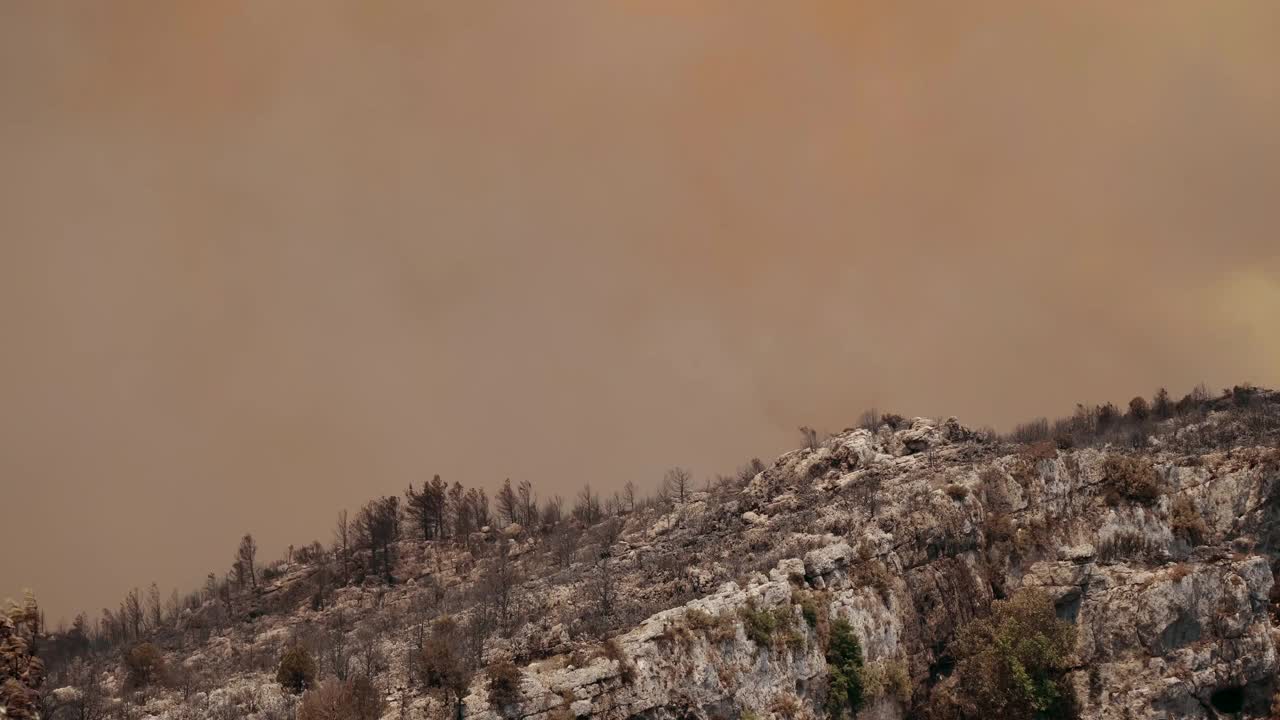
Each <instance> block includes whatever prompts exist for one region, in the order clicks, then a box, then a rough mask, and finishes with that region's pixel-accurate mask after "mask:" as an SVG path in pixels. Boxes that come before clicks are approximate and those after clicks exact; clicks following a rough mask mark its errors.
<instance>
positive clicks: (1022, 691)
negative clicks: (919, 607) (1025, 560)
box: [953, 590, 1076, 720]
mask: <svg viewBox="0 0 1280 720" xmlns="http://www.w3.org/2000/svg"><path fill="white" fill-rule="evenodd" d="M1075 642H1076V633H1075V628H1074V627H1072V625H1071V624H1070V623H1067V622H1065V621H1062V620H1059V619H1058V617H1057V615H1056V613H1055V612H1054V607H1053V601H1052V600H1050V598H1049V596H1048V595H1046V594H1045V593H1044V592H1042V591H1039V590H1022V591H1020V592H1018V593H1017V594H1015V595H1014V596H1013V597H1011V598H1010V599H1008V600H997V601H995V603H994V604H993V612H992V614H991V615H990V616H989V617H985V618H981V619H978V620H974V621H972V622H970V623H969V624H967V625H965V626H964V627H963V628H961V630H960V633H959V635H958V636H957V638H956V642H955V644H954V646H953V654H954V656H955V658H956V675H957V678H958V687H959V691H960V693H961V694H962V695H963V696H965V698H966V699H967V700H968V701H969V702H970V703H971V704H972V706H974V707H978V708H982V709H983V712H984V715H985V716H988V717H999V718H1009V719H1010V720H1040V719H1041V718H1066V717H1070V716H1071V713H1072V710H1073V708H1074V706H1075V702H1074V701H1075V698H1074V697H1073V696H1072V694H1071V687H1070V686H1069V685H1068V684H1067V683H1066V681H1065V677H1064V676H1065V674H1066V671H1067V668H1068V667H1069V664H1070V663H1069V660H1068V658H1069V656H1070V654H1071V652H1072V650H1073V649H1074V648H1075Z"/></svg>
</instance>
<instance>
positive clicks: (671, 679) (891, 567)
mask: <svg viewBox="0 0 1280 720" xmlns="http://www.w3.org/2000/svg"><path fill="white" fill-rule="evenodd" d="M1278 438H1280V395H1277V394H1275V393H1270V392H1263V391H1249V392H1248V394H1247V397H1244V396H1239V395H1238V396H1233V395H1232V394H1230V393H1228V394H1227V395H1224V396H1223V397H1222V398H1218V399H1214V400H1210V401H1207V402H1206V403H1205V406H1204V407H1203V408H1202V409H1200V410H1199V411H1197V412H1194V413H1189V414H1184V415H1179V416H1175V417H1171V418H1169V419H1167V420H1153V421H1151V422H1149V423H1146V424H1144V425H1143V430H1142V431H1141V433H1140V434H1139V435H1138V436H1134V437H1130V436H1125V437H1124V438H1123V439H1120V438H1119V437H1112V438H1110V439H1109V440H1104V441H1099V442H1096V443H1081V442H1078V441H1077V440H1072V439H1070V438H1066V437H1059V438H1058V439H1057V440H1056V441H1044V442H1033V443H1018V442H1012V441H1005V440H1001V439H998V438H995V437H993V436H991V435H990V434H980V433H975V432H973V431H971V430H969V429H967V428H966V427H964V426H962V425H961V424H960V423H959V422H957V421H956V420H955V419H947V420H931V419H927V418H915V419H913V420H899V419H897V418H889V419H888V420H887V421H886V422H885V423H883V424H880V425H878V426H876V427H873V428H871V429H867V428H859V429H851V430H847V431H845V432H841V433H839V434H836V435H833V436H831V437H829V438H826V439H825V440H822V441H818V440H817V439H814V442H812V443H811V446H810V447H806V448H803V449H799V450H795V451H792V452H789V453H787V454H785V455H782V456H781V457H779V458H777V459H776V460H774V461H773V462H772V463H769V464H764V465H763V466H761V467H757V468H753V469H752V471H751V472H745V473H742V474H741V476H740V477H739V478H736V479H728V478H726V479H725V480H724V481H722V482H720V483H718V484H716V485H715V486H714V487H713V488H711V489H708V490H703V491H699V492H693V493H691V494H689V495H687V496H686V497H684V498H683V500H682V501H681V499H680V498H675V499H674V500H673V501H672V502H670V503H667V504H654V505H652V506H650V507H647V508H644V509H640V510H636V511H635V512H631V513H625V514H623V515H622V516H621V517H619V518H616V519H608V520H605V521H603V522H601V523H599V524H597V525H595V526H592V527H578V528H576V530H580V531H581V533H580V534H567V533H543V532H534V531H529V530H526V529H525V528H521V527H518V526H513V527H508V528H506V529H504V530H501V531H498V530H494V529H488V528H486V529H485V530H484V531H482V532H480V533H477V534H476V535H474V536H472V537H470V538H468V539H467V541H466V542H465V543H454V542H438V541H421V540H400V541H398V543H396V545H395V547H394V548H393V550H394V553H393V555H394V563H393V570H392V573H391V575H392V582H390V583H387V582H386V581H385V580H384V579H382V578H380V577H374V575H375V573H369V574H367V576H366V577H365V578H364V579H363V581H362V582H357V580H356V579H354V578H353V577H348V578H347V579H348V580H349V582H347V584H345V585H344V584H343V583H342V582H341V581H340V580H339V581H335V580H334V579H333V578H334V577H335V576H337V572H336V571H335V569H334V560H333V557H332V555H328V557H326V555H327V553H326V552H323V551H322V552H320V553H319V554H318V555H316V556H309V557H307V558H306V559H305V560H306V561H305V562H301V561H298V560H296V559H295V560H294V561H292V562H287V563H280V564H277V566H275V567H273V568H272V569H271V571H270V572H269V573H268V576H269V577H270V579H269V580H268V581H266V582H264V583H263V585H262V587H261V588H259V590H258V591H257V592H256V593H255V594H254V595H253V596H252V597H250V598H247V599H245V600H244V601H242V602H240V603H238V604H235V605H233V607H232V613H231V617H230V618H229V619H228V620H227V621H225V622H220V621H219V620H217V618H216V617H215V616H216V615H217V609H218V607H219V602H218V600H217V599H216V598H212V597H211V598H209V599H208V600H207V601H206V602H205V603H204V605H202V606H201V607H198V608H194V609H191V608H189V609H187V610H186V611H185V612H184V613H183V616H182V618H181V621H180V622H179V623H178V626H177V628H176V629H175V630H174V631H173V632H170V633H166V634H162V635H159V636H157V637H156V638H155V639H154V640H153V641H152V643H150V644H151V645H153V646H154V647H155V648H156V650H158V653H159V657H158V658H155V659H154V663H155V665H156V666H157V667H163V668H164V671H163V673H161V672H159V671H157V673H156V674H155V676H154V677H150V678H141V679H139V678H138V670H137V663H136V662H133V663H131V662H129V661H128V658H127V657H126V660H125V661H123V662H122V661H121V657H122V656H121V654H120V652H115V651H113V652H111V653H106V652H100V653H89V654H87V655H85V656H84V657H82V658H80V659H78V660H76V661H75V662H74V663H70V664H66V663H64V664H63V665H64V667H63V668H62V669H61V670H60V671H56V672H54V671H53V668H51V674H52V675H53V676H54V677H55V681H54V682H51V683H49V684H47V691H46V695H47V697H46V700H45V703H46V704H45V708H46V710H45V712H46V714H53V715H54V716H55V717H63V716H64V715H63V714H61V713H66V715H65V716H66V717H72V716H73V715H72V714H71V713H72V712H75V713H79V712H81V711H82V710H83V708H85V707H86V706H92V707H93V708H95V709H96V710H95V711H96V712H100V713H103V714H102V715H99V717H108V716H109V717H134V718H138V717H156V718H170V719H177V718H260V719H265V718H287V717H293V716H295V714H296V715H298V716H300V717H301V716H303V715H305V716H306V717H307V718H314V717H342V716H344V715H341V714H329V715H322V714H317V713H318V711H317V710H315V709H314V707H313V708H308V709H306V710H302V711H301V712H300V708H302V706H304V705H307V703H308V702H311V703H313V704H314V703H318V702H319V696H320V688H318V687H317V686H318V685H323V683H324V681H325V679H326V678H327V677H340V678H343V679H346V680H347V681H348V684H350V681H351V679H352V678H358V677H364V678H367V680H368V682H367V683H366V685H367V686H368V687H369V688H371V691H370V692H372V694H373V695H374V696H375V697H372V698H371V699H370V700H369V703H368V705H367V707H368V708H369V709H368V710H358V711H357V710H346V711H341V712H345V713H348V714H347V715H345V716H348V717H360V716H363V714H368V715H370V716H372V717H379V716H380V717H383V718H441V717H455V716H457V715H458V714H461V715H462V716H464V717H468V718H482V719H485V720H488V719H490V718H492V719H493V720H497V719H498V718H528V719H530V720H544V719H545V720H553V719H554V720H561V719H563V718H573V717H597V718H608V719H614V718H616V719H619V720H620V719H622V718H630V717H641V718H673V719H674V718H739V717H743V718H746V717H752V718H773V717H778V718H808V717H819V716H824V715H841V714H847V715H850V716H854V715H856V717H858V718H876V719H883V720H889V719H894V718H908V717H932V718H961V717H988V716H990V715H989V714H988V713H989V712H993V711H991V710H989V709H988V708H992V707H993V706H992V705H991V703H992V702H996V703H1000V702H1005V701H1006V700H1007V701H1008V702H1009V705H1007V706H1005V709H1004V710H1003V711H1002V712H1001V713H1000V715H1001V716H1009V717H1048V716H1059V717H1069V716H1077V717H1081V718H1108V719H1110V718H1116V719H1119V718H1215V717H1248V718H1267V717H1273V715H1272V710H1271V708H1272V702H1273V697H1274V695H1275V690H1276V687H1275V677H1276V672H1277V667H1278V664H1280V659H1278V658H1277V641H1280V635H1277V631H1276V615H1275V613H1276V609H1277V605H1276V601H1277V595H1276V593H1274V592H1273V569H1274V568H1275V567H1276V560H1277V558H1278V557H1280V556H1278V555H1277V553H1278V551H1280V531H1278V528H1280V525H1277V517H1278V514H1280V444H1278V442H1277V439H1278ZM756 470H758V472H756ZM370 560H371V559H370V558H367V557H362V556H359V555H357V556H356V557H355V558H353V560H352V562H354V563H364V564H365V565H368V564H369V563H370ZM349 575H353V576H354V577H355V578H358V575H359V573H349ZM1006 600H1007V602H1004V601H1006ZM997 601H1001V602H997ZM1037 602H1041V603H1046V605H1045V607H1051V612H1050V617H1049V618H1047V619H1044V618H1042V621H1040V622H1027V621H1026V617H1031V616H1016V617H1018V618H1021V620H1020V622H1022V623H1023V624H1022V625H1017V624H1014V625H999V623H1000V622H1003V621H1002V620H1000V619H999V618H1000V617H1003V616H1000V615H999V612H1004V611H1005V610H1007V611H1008V612H1009V613H1017V612H1019V610H1018V608H1033V607H1035V606H1036V603H1037ZM1001 609H1004V610H1001ZM993 610H996V611H997V615H996V616H994V617H996V620H991V618H992V617H993ZM1010 617H1015V616H1014V615H1010ZM1055 617H1056V620H1055V619H1054V618H1055ZM984 623H985V625H984ZM993 624H995V625H999V626H1000V627H1004V628H1006V629H1007V628H1015V630H1014V631H1013V633H1012V638H1013V639H1012V640H1011V641H1010V640H1009V636H1007V635H1005V636H1002V635H999V634H997V635H994V636H992V637H995V638H997V639H994V640H991V641H990V642H989V643H988V646H983V644H982V643H983V642H984V641H983V640H982V639H981V638H983V637H987V636H984V635H982V634H981V633H980V632H978V631H977V630H975V628H981V627H990V626H991V625H993ZM1059 625H1060V626H1061V627H1059ZM1040 633H1044V637H1045V638H1047V639H1046V640H1043V641H1042V640H1040V639H1039V638H1041V634H1040ZM999 638H1004V639H999ZM1053 638H1065V639H1066V641H1065V642H1067V645H1066V646H1064V648H1063V650H1062V652H1060V653H1056V654H1055V653H1053V652H1050V650H1051V648H1050V645H1052V642H1053ZM1024 640H1027V641H1028V643H1029V644H1027V643H1024V642H1023V641H1024ZM854 641H856V643H855V642H854ZM56 643H57V641H56V639H55V641H54V645H56ZM975 643H976V644H977V646H978V652H979V654H975V651H974V647H975ZM1024 644H1027V647H1023V645H1024ZM848 647H853V648H854V649H856V650H857V651H858V652H857V657H856V658H855V657H853V656H852V655H851V654H850V652H846V651H845V650H842V648H846V649H847V648H848ZM291 648H303V649H304V651H305V655H306V656H307V660H308V661H309V662H311V663H313V665H314V667H303V669H302V670H301V671H300V674H299V677H304V678H305V680H304V681H303V682H302V683H301V684H300V685H299V686H296V687H295V688H294V690H296V691H301V690H304V689H306V688H307V687H310V688H312V689H310V690H308V691H307V692H306V693H305V694H304V695H301V699H300V695H299V694H295V692H293V691H290V690H289V689H287V688H286V687H285V686H282V684H281V679H282V678H283V677H284V675H285V674H284V673H281V672H280V667H279V666H280V660H281V657H282V656H284V655H285V654H286V651H288V650H290V649H291ZM842 653H843V654H842ZM982 653H986V654H982ZM992 653H994V654H992ZM1001 653H1004V654H1001ZM1026 653H1033V654H1035V653H1038V655H1037V657H1040V658H1042V659H1043V658H1047V659H1045V660H1044V662H1043V663H1041V664H1034V665H1033V664H1030V663H1029V661H1027V659H1026V658H1027V657H1030V655H1027V654H1026ZM991 658H995V660H993V661H991V662H988V660H990V659H991ZM135 660H136V658H135ZM302 664H303V665H304V666H305V665H306V663H305V662H304V663H302ZM984 673H985V674H984ZM285 685H289V683H288V682H285ZM850 688H856V693H854V692H852V690H850ZM1010 688H1012V690H1010ZM846 690H849V692H848V693H847V695H848V697H847V698H846ZM1011 692H1012V693H1014V694H1015V695H1017V694H1018V693H1021V695H1018V696H1017V697H1012V696H1010V695H1009V693H1011ZM984 693H985V694H984ZM1001 693H1003V695H1002V694H1001ZM855 695H856V697H855ZM308 696H312V697H311V699H310V700H308ZM833 698H835V701H834V702H833ZM1045 698H1049V700H1044V699H1045ZM846 699H847V700H848V701H847V702H846ZM1042 701H1043V702H1042ZM300 703H301V704H300ZM1037 703H1040V704H1039V705H1037ZM316 707H318V705H317V706H316ZM352 707H354V706H352ZM1028 708H1029V709H1028ZM74 717H94V716H93V715H80V714H76V715H74Z"/></svg>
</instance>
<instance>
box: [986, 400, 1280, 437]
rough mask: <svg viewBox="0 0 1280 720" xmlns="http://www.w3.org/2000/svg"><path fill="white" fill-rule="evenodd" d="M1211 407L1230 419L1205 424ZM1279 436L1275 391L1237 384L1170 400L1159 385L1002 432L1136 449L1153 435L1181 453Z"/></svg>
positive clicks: (1278, 405)
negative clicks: (1119, 401) (1148, 393)
mask: <svg viewBox="0 0 1280 720" xmlns="http://www.w3.org/2000/svg"><path fill="white" fill-rule="evenodd" d="M1215 412H1229V413H1231V414H1232V416H1233V417H1234V419H1235V422H1232V423H1205V422H1204V420H1205V418H1206V417H1207V416H1208V415H1209V414H1211V413H1215ZM1277 435H1280V395H1277V394H1275V393H1265V392H1263V391H1260V390H1258V389H1257V388H1255V387H1253V386H1252V385H1248V384H1244V385H1236V386H1234V387H1231V388H1227V389H1225V390H1223V391H1222V392H1221V393H1220V394H1218V395H1214V394H1212V393H1211V392H1210V391H1209V390H1208V388H1206V387H1205V386H1204V385H1200V386H1197V387H1196V388H1195V389H1193V390H1192V391H1191V392H1189V393H1187V394H1186V395H1184V396H1183V397H1182V398H1181V399H1179V400H1177V401H1174V400H1173V399H1172V398H1171V396H1170V395H1169V393H1168V391H1167V390H1165V389H1164V388H1161V389H1160V390H1158V391H1156V393H1155V394H1154V395H1153V396H1152V397H1151V399H1149V400H1148V399H1147V398H1144V397H1141V396H1138V397H1134V398H1133V399H1131V400H1130V401H1129V402H1128V403H1127V404H1126V405H1125V406H1124V407H1118V406H1116V405H1115V404H1113V403H1109V402H1108V403H1104V404H1102V405H1083V404H1082V405H1077V406H1076V409H1075V412H1074V413H1072V414H1071V415H1070V416H1067V417H1063V418H1058V419H1056V420H1053V421H1050V420H1049V419H1047V418H1036V419H1034V420H1031V421H1029V422H1026V423H1022V424H1020V425H1018V426H1016V427H1015V428H1014V429H1013V431H1012V432H1010V433H1009V434H1008V435H1006V436H1004V439H1005V440H1007V441H1010V442H1015V443H1022V444H1025V445H1033V444H1037V443H1051V444H1053V445H1054V446H1056V447H1057V448H1059V449H1063V450H1067V449H1072V448H1087V447H1102V446H1106V445H1110V446H1112V447H1115V448H1129V449H1141V448H1144V447H1146V446H1147V445H1148V443H1150V441H1151V440H1152V439H1153V438H1158V439H1160V440H1163V441H1166V442H1167V443H1169V444H1170V445H1171V446H1172V447H1174V448H1177V449H1179V450H1181V451H1183V452H1188V453H1199V452H1206V451H1209V450H1212V449H1215V448H1220V447H1224V446H1225V447H1230V446H1231V445H1232V444H1257V443H1258V442H1259V441H1263V440H1266V439H1268V438H1275V437H1276V436H1277Z"/></svg>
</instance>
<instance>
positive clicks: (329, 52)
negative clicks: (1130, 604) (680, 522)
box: [0, 0, 1280, 622]
mask: <svg viewBox="0 0 1280 720" xmlns="http://www.w3.org/2000/svg"><path fill="white" fill-rule="evenodd" d="M1278 30H1280V4H1277V3H1274V2H1268V1H1265V0H1259V1H1257V2H1246V1H1242V2H1233V3H1204V2H1199V1H1197V0H1169V1H1168V2H1160V3H1146V2H1134V3H1116V2H1110V1H1106V2H1103V1H1097V2H1072V3H1028V2H1021V1H1016V2H1015V1H1014V0H1007V1H1002V2H972V3H962V4H961V3H942V2H937V3H900V2H883V3H848V2H811V3H743V2H733V1H731V0H724V1H723V2H715V1H708V2H698V3H690V2H675V1H674V0H663V1H661V2H640V1H639V0H626V1H624V0H614V1H601V0H579V1H562V0H546V1H545V2H536V3H534V2H527V3H526V2H517V3H490V2H453V3H440V2H424V1H421V0H413V1H405V2H231V1H229V0H228V1H215V0H210V1H209V2H200V3H172V2H143V1H134V2H119V3H76V2H37V3H6V4H3V5H0V98H2V99H0V157H2V158H3V159H4V161H3V163H0V333H2V334H0V338H2V340H0V342H2V343H3V350H2V351H0V491H3V495H2V497H3V506H4V513H3V519H0V543H3V547H5V548H6V551H5V552H4V553H3V554H2V555H0V581H3V582H2V584H0V591H4V592H13V593H16V592H17V591H18V590H19V589H20V588H21V587H23V586H31V587H34V588H35V589H36V590H37V591H38V592H39V593H40V594H41V597H42V600H43V601H44V603H45V605H46V607H47V608H48V611H49V617H50V621H51V622H56V620H57V619H58V618H68V619H69V618H70V617H71V615H72V614H74V613H75V612H76V611H77V610H79V609H86V610H90V611H91V612H92V613H94V614H95V615H96V613H97V612H98V609H99V608H101V607H103V606H109V607H115V606H116V604H117V603H118V602H119V598H120V597H121V595H122V594H123V593H124V592H125V591H126V590H127V589H128V588H130V587H133V586H135V585H139V586H145V585H146V584H147V583H149V582H150V581H152V580H155V581H158V582H159V583H160V585H161V587H162V589H163V590H164V592H165V593H166V594H167V592H168V589H169V588H171V587H175V586H176V587H179V588H182V589H184V590H186V589H190V588H192V587H194V586H195V585H196V584H198V582H199V581H200V578H202V577H203V576H204V575H205V574H206V573H207V572H209V571H210V570H218V571H219V572H223V571H225V570H226V568H227V567H228V566H229V565H230V562H231V555H232V552H233V550H234V548H235V544H236V542H237V539H238V537H239V536H240V534H242V533H244V532H246V531H252V532H253V533H254V534H255V535H256V536H257V537H258V539H259V543H260V545H261V547H262V549H263V555H265V556H267V559H270V558H272V557H276V556H277V555H278V553H280V552H282V551H283V549H284V548H285V547H286V546H287V545H288V544H290V543H294V544H302V543H305V542H308V541H310V540H312V539H315V538H319V539H321V540H323V541H325V542H327V541H328V540H329V528H330V526H331V524H332V518H333V516H334V514H335V512H336V511H337V510H338V509H340V508H342V507H347V508H354V507H356V506H358V505H359V504H360V503H362V502H363V501H365V500H367V499H369V498H370V497H372V496H375V495H378V494H385V493H397V492H400V491H402V490H403V488H404V487H405V486H406V485H407V484H408V483H409V482H411V481H413V482H420V481H422V480H423V479H424V478H429V477H430V476H431V474H433V473H440V474H441V475H442V476H443V477H444V478H445V479H447V480H449V481H453V480H458V481H461V482H463V483H464V484H468V485H481V486H485V487H488V488H489V489H491V490H492V488H493V487H495V486H496V484H497V483H499V482H501V480H502V478H504V477H508V476H509V477H512V478H513V479H529V480H531V481H533V482H534V484H535V487H536V488H537V489H538V490H539V492H540V494H542V495H544V496H545V495H549V494H551V493H553V492H558V493H560V494H562V495H565V496H571V495H572V494H573V492H574V491H575V489H576V488H578V487H580V486H581V485H582V484H583V483H584V482H590V483H591V484H592V485H593V486H595V487H598V488H601V489H605V490H613V489H617V488H619V487H621V485H622V484H623V483H624V482H626V481H627V480H632V481H635V482H637V483H638V484H640V485H641V486H642V487H652V486H653V485H654V484H656V482H657V481H658V480H659V479H660V477H661V475H662V471H663V469H664V468H665V467H667V466H669V465H673V464H682V465H687V466H689V467H691V468H693V470H694V471H695V474H696V475H697V476H698V477H699V478H701V477H704V476H707V475H710V474H712V473H715V472H720V471H727V470H730V469H732V468H733V467H734V466H736V465H738V464H740V463H741V462H743V461H745V460H746V459H748V458H750V457H751V456H753V455H759V456H762V457H765V458H768V457H770V456H771V455H772V454H775V453H777V452H779V451H781V450H783V449H786V448H789V447H791V446H794V445H795V444H796V442H797V440H798V434H797V433H796V432H795V429H796V427H797V426H799V425H801V424H807V425H813V426H815V427H818V428H821V429H830V430H834V429H839V428H842V427H844V426H846V425H849V424H851V423H852V422H853V421H854V420H855V419H856V418H857V416H858V414H859V413H860V412H861V411H862V410H863V409H864V408H866V407H868V406H872V405H875V406H878V407H880V408H882V409H892V410H895V411H898V412H902V413H905V414H954V415H957V416H959V417H960V418H961V419H962V420H963V421H965V422H967V423H969V424H971V425H985V424H991V425H996V426H998V427H1008V426H1009V425H1011V424H1012V423H1013V422H1015V421H1017V420H1021V419H1024V418H1027V417H1030V416H1035V415H1041V414H1053V413H1058V412H1066V411H1068V410H1069V409H1070V408H1071V407H1072V406H1073V405H1074V403H1075V402H1077V401H1086V402H1099V401H1104V400H1115V401H1117V402H1120V401H1124V400H1126V399H1127V398H1128V397H1130V396H1132V395H1133V394H1134V393H1137V392H1142V393H1146V394H1149V393H1150V392H1151V391H1153V390H1154V389H1155V388H1156V387H1158V386H1161V385H1165V386H1168V387H1169V388H1170V390H1171V391H1173V392H1175V393H1180V392H1185V391H1186V390H1187V389H1188V388H1189V387H1190V386H1192V385H1194V384H1195V383H1197V382H1200V381H1205V382H1208V383H1209V384H1210V386H1211V387H1221V386H1223V385H1228V384H1232V383H1236V382H1241V381H1246V380H1248V381H1253V382H1255V383H1258V384H1263V385H1268V384H1269V385H1276V384H1280V330H1277V328H1278V327H1280V324H1278V323H1276V321H1275V318H1276V316H1277V314H1278V313H1280V240H1278V239H1277V237H1276V232H1277V229H1278V228H1280V223H1278V222H1277V219H1278V218H1277V213H1278V212H1280V210H1278V208H1280V203H1277V202H1276V199H1275V192H1276V188H1278V187H1280V134H1278V133H1277V131H1276V128H1280V72H1277V68H1280V44H1277V43H1275V42H1274V38H1275V37H1276V33H1277V31H1278Z"/></svg>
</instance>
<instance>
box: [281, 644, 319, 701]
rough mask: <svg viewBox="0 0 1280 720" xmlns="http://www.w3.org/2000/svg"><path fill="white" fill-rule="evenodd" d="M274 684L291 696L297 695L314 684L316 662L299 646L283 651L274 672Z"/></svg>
mask: <svg viewBox="0 0 1280 720" xmlns="http://www.w3.org/2000/svg"><path fill="white" fill-rule="evenodd" d="M276 682H278V683H280V685H281V687H283V688H284V689H286V690H288V691H289V692H291V693H293V694H295V695H296V694H298V693H300V692H302V691H304V690H306V689H307V688H310V687H313V686H314V685H315V683H316V661H315V660H313V659H312V658H311V653H309V652H307V650H306V648H304V647H302V646H301V645H294V646H293V647H291V648H289V649H288V650H285V652H284V655H282V656H281V657H280V667H279V668H278V669H277V670H276Z"/></svg>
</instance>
